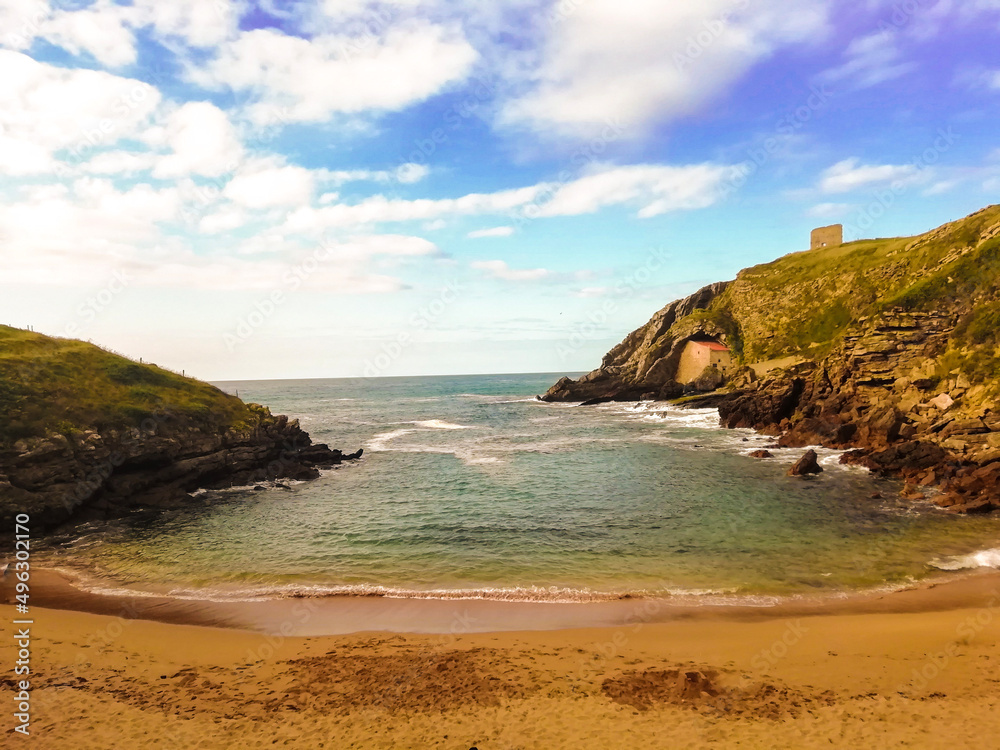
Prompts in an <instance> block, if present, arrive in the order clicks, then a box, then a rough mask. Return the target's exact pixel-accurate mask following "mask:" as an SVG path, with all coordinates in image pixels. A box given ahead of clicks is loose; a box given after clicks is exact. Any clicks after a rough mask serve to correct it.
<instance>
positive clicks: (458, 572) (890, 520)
mask: <svg viewBox="0 0 1000 750" xmlns="http://www.w3.org/2000/svg"><path fill="white" fill-rule="evenodd" d="M556 377H557V376H555V375H551V374H549V375H496V376H466V377H440V378H386V379H378V380H310V381H262V382H242V383H224V384H221V386H222V387H223V388H224V389H225V390H227V391H229V392H236V391H237V390H238V391H239V395H240V397H241V398H243V399H245V400H249V401H257V402H260V403H263V404H267V405H268V406H270V407H271V409H272V411H274V412H275V413H285V414H289V415H292V416H294V417H298V418H299V419H300V420H301V422H302V425H303V427H304V428H305V429H306V430H307V431H308V432H310V434H311V435H312V436H313V439H314V440H315V441H316V442H326V443H329V444H330V445H331V446H334V447H339V448H342V449H343V450H345V451H353V450H355V449H356V448H358V447H363V448H364V449H365V456H364V458H363V460H362V461H360V462H358V463H356V464H350V465H344V466H342V467H340V468H338V469H335V470H333V471H330V472H326V473H325V474H324V476H323V477H322V478H321V479H319V480H317V481H315V482H309V483H289V486H288V487H287V488H284V487H274V486H269V487H265V488H263V489H256V490H255V489H254V488H246V487H244V488H233V489H229V490H224V491H212V492H203V493H199V495H198V497H200V498H201V499H202V500H204V501H205V503H204V504H199V505H197V506H196V507H194V508H193V509H189V510H184V511H183V512H181V511H173V512H168V513H158V514H151V513H135V514H133V515H132V516H130V517H128V518H126V519H123V520H121V521H115V522H113V523H110V524H109V523H107V522H102V523H100V524H96V523H95V524H88V525H84V526H82V527H79V528H77V529H74V530H72V531H71V532H70V533H68V534H66V535H64V536H63V537H61V538H59V539H57V540H55V542H56V543H55V545H54V547H53V548H52V549H50V550H49V551H48V552H46V553H45V556H46V560H47V562H48V563H49V564H56V565H60V566H64V567H70V568H75V569H76V570H79V571H83V572H84V573H85V574H86V575H87V576H88V577H90V578H91V579H92V580H91V585H93V586H95V587H96V588H119V587H126V588H130V589H144V590H149V591H156V592H169V593H171V594H173V595H179V596H193V597H199V598H201V597H204V598H220V599H227V598H236V599H239V598H248V597H261V596H264V597H270V596H289V595H336V594H351V593H353V594H372V595H378V594H382V595H390V596H431V597H489V598H500V599H530V600H538V599H540V600H559V601H564V600H589V599H601V598H613V597H618V596H622V595H626V594H632V595H671V596H675V597H676V596H682V597H699V598H701V599H702V600H704V601H708V600H709V599H711V600H713V601H717V600H718V599H719V598H720V597H722V598H725V599H733V600H734V601H735V600H740V601H745V600H746V598H747V597H771V596H784V595H794V594H803V593H824V592H826V593H835V592H845V591H851V590H854V589H858V588H872V587H880V586H897V585H903V584H905V583H907V582H909V581H912V580H915V579H921V578H924V577H926V576H928V575H933V574H935V573H939V572H940V569H941V568H958V567H963V566H972V565H974V564H976V563H977V562H982V563H985V564H990V563H992V564H1000V562H998V561H997V560H996V557H997V555H996V551H995V548H997V547H1000V519H995V518H990V517H971V518H966V517H955V516H951V515H948V514H946V513H944V512H942V511H939V510H936V509H934V508H933V507H932V506H931V505H930V504H929V503H928V504H919V505H913V504H912V503H903V502H900V501H899V500H897V499H896V497H897V493H898V489H899V485H898V484H897V483H895V482H892V481H888V480H876V479H873V478H872V477H871V476H870V475H869V474H868V472H866V471H864V470H862V469H857V468H847V467H842V466H840V465H839V464H838V463H837V456H838V455H839V454H838V453H837V452H835V451H829V450H820V451H819V453H820V457H821V463H822V464H823V465H824V466H825V467H826V471H825V472H824V473H823V474H822V475H820V476H819V477H818V478H816V479H801V478H792V477H787V476H785V472H786V471H787V468H788V466H789V465H790V464H791V463H792V462H793V461H794V460H795V459H797V458H798V457H799V456H800V455H801V453H802V450H801V449H797V450H773V449H772V452H773V453H775V456H776V457H775V458H773V459H770V460H756V459H751V458H748V457H747V456H746V455H745V454H746V453H748V452H749V451H751V450H754V449H755V448H759V447H762V446H764V445H767V444H769V443H770V439H769V438H764V437H761V436H757V435H754V434H753V433H752V432H750V431H746V430H722V429H720V428H718V427H717V422H718V416H717V413H716V412H715V410H705V409H702V410H693V411H690V410H681V409H677V408H674V407H670V406H668V405H666V404H664V403H653V402H650V403H642V404H609V405H604V406H600V407H579V406H567V405H555V404H544V403H540V402H538V401H535V400H534V399H533V396H534V395H535V394H536V393H542V392H544V391H545V389H546V388H547V387H548V386H549V385H551V384H552V382H554V380H555V379H556ZM875 492H879V493H881V494H882V495H883V499H872V498H871V497H870V496H871V495H872V494H873V493H875ZM984 550H985V551H984ZM977 552H978V553H979V557H978V558H976V557H972V556H971V555H973V554H975V553H977Z"/></svg>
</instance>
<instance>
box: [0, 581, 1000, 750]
mask: <svg viewBox="0 0 1000 750" xmlns="http://www.w3.org/2000/svg"><path fill="white" fill-rule="evenodd" d="M38 579H39V580H38V586H37V589H38V600H36V603H41V602H44V604H45V605H46V606H44V607H41V606H36V607H33V608H32V619H33V620H34V623H33V625H32V626H31V630H32V638H33V640H32V669H33V671H34V675H33V678H32V697H31V701H32V703H31V706H32V708H31V713H32V721H31V734H32V736H31V738H30V739H28V740H25V739H24V738H22V737H20V736H18V735H16V734H14V733H13V731H12V725H11V722H12V721H13V720H12V718H11V717H10V716H8V725H9V726H8V727H7V728H5V729H4V732H5V737H6V739H5V741H4V746H10V747H17V746H19V743H22V742H23V744H24V745H25V746H32V747H38V748H66V747H77V748H122V747H130V748H131V747H161V748H164V747H165V748H196V747H201V748H228V747H248V748H254V747H295V748H461V749H462V750H468V748H472V747H476V748H479V750H487V749H497V750H499V749H503V750H514V749H515V748H524V749H529V748H619V747H622V748H625V747H628V748H632V747H643V748H659V747H663V748H667V747H781V748H806V747H920V748H933V747H942V748H944V747H948V748H956V747H970V748H971V747H976V748H983V747H990V746H996V744H995V743H996V741H997V740H996V737H998V736H1000V711H997V707H998V702H1000V690H998V686H1000V671H998V664H1000V648H998V638H1000V575H997V574H996V573H984V574H980V575H973V576H969V577H966V578H963V579H959V580H956V581H953V582H949V583H943V584H938V585H933V586H924V587H920V588H917V589H913V590H909V591H904V592H898V593H894V594H887V595H870V596H867V597H858V598H855V599H850V600H836V601H831V600H827V601H826V602H825V603H812V604H800V605H796V606H794V607H793V606H791V605H786V606H783V607H777V608H775V607H770V608H759V607H758V608H740V607H728V608H727V607H704V608H687V609H684V608H679V609H671V608H670V607H662V606H661V607H659V608H655V607H649V606H647V612H648V613H649V614H648V616H647V617H646V618H645V619H644V618H643V617H642V616H639V615H637V614H636V610H634V609H633V610H631V611H632V616H631V617H627V615H626V614H623V612H624V610H622V611H617V612H613V613H611V614H609V613H608V611H601V612H599V614H597V615H594V614H593V605H567V606H571V607H575V608H576V611H577V613H578V614H579V615H580V618H579V619H580V620H581V622H588V621H594V618H597V619H600V618H605V619H607V618H611V619H612V620H613V619H614V618H621V617H627V621H626V620H622V621H620V622H619V623H618V624H616V625H610V626H605V627H578V628H565V627H562V626H561V623H562V619H561V618H562V617H563V615H562V614H559V615H558V616H557V618H556V619H558V620H559V623H560V624H559V627H560V629H548V630H537V629H534V630H528V629H523V630H511V629H507V630H505V631H503V632H472V630H473V629H475V630H487V631H488V630H489V625H490V622H489V620H488V619H487V620H485V621H480V619H477V618H482V617H487V618H488V617H489V616H490V613H489V612H488V611H487V610H485V609H482V608H481V605H482V604H483V603H482V602H451V603H446V604H447V605H448V608H449V609H450V611H451V612H452V613H453V617H452V621H451V624H450V626H449V627H447V628H438V630H439V631H441V632H436V633H431V632H425V633H412V632H411V633H390V632H375V631H372V630H371V629H368V632H354V633H350V634H342V635H324V636H301V635H292V634H291V633H292V632H293V631H294V630H295V627H294V626H293V625H292V624H291V623H293V622H301V621H305V622H310V621H312V618H313V617H314V616H316V617H318V618H319V620H318V621H319V622H326V618H332V617H333V616H334V614H335V612H334V610H330V611H322V607H320V606H319V605H320V604H321V602H319V601H310V600H286V601H282V602H272V603H269V606H271V607H276V608H280V611H281V612H283V616H284V620H283V622H280V623H279V622H278V621H277V620H275V619H274V616H275V615H274V613H271V614H268V615H267V616H266V617H263V618H260V617H259V618H258V619H257V620H256V621H255V622H254V621H252V619H247V618H250V614H251V613H250V610H247V609H245V608H241V607H240V606H237V605H235V604H234V605H229V608H228V609H227V607H226V606H220V605H218V604H212V603H197V602H173V603H170V602H166V603H165V602H163V601H157V600H153V599H136V600H126V599H115V598H113V597H94V596H92V595H87V594H83V593H80V592H77V593H76V594H73V593H72V592H73V591H74V589H72V587H69V586H68V584H67V582H66V581H65V580H61V579H60V577H59V576H58V575H56V574H52V573H43V574H41V575H40V576H38ZM60 597H61V598H62V601H61V602H60V601H59V600H60ZM373 601H374V603H375V605H376V609H377V605H378V604H379V602H380V600H373ZM237 604H238V603H237ZM322 604H323V605H329V604H330V603H329V602H323V603H322ZM381 604H382V606H383V608H384V609H386V610H387V611H388V610H393V611H398V610H399V608H400V607H402V608H403V610H405V611H407V612H408V613H409V619H410V627H411V629H412V630H418V629H421V617H424V616H427V615H429V616H430V620H429V621H428V622H431V623H432V624H431V625H425V627H424V629H433V628H434V627H437V626H436V625H434V624H433V623H436V622H437V620H435V617H438V618H440V613H438V615H436V616H435V615H434V608H435V607H438V608H440V605H441V604H442V603H441V602H413V601H410V602H402V603H400V602H398V601H396V602H388V603H387V602H384V601H382V602H381ZM490 604H499V605H500V607H498V608H497V611H500V610H507V611H511V612H516V611H518V610H524V611H528V612H530V614H531V617H534V618H535V619H536V620H537V621H538V622H541V623H543V625H542V627H544V623H545V618H544V617H541V618H539V612H540V611H543V610H540V609H539V608H544V607H551V606H552V605H541V604H520V605H519V604H508V603H490ZM623 604H624V605H625V606H632V607H634V606H636V605H638V606H642V605H643V604H645V605H649V602H646V603H642V602H625V603H623ZM57 605H58V606H65V607H68V608H70V609H59V608H56V606H57ZM313 605H317V608H315V609H314V608H312V607H313ZM332 606H335V607H339V608H340V611H341V612H343V613H344V615H345V616H349V615H350V613H351V611H352V609H351V607H357V606H362V605H359V604H358V603H357V602H345V601H341V602H334V603H333V605H332ZM367 606H369V607H371V606H373V605H372V602H368V603H367ZM0 609H2V617H3V620H4V622H5V623H10V622H11V621H12V620H13V619H15V617H16V615H15V614H14V610H13V608H12V607H10V606H4V607H2V608H0ZM81 609H90V610H92V611H91V612H83V611H73V610H81ZM463 610H464V611H465V612H466V614H467V619H466V622H465V624H463V621H462V619H461V612H462V611H463ZM94 611H96V612H101V613H100V614H94V613H93V612H94ZM354 611H355V616H357V610H354ZM370 611H371V612H374V611H376V610H374V609H373V610H370ZM455 613H458V614H455ZM469 613H471V614H469ZM136 617H141V618H154V619H155V620H160V621H154V619H135V618H136ZM524 617H527V615H525V616H524ZM213 618H215V619H214V623H215V624H216V625H220V624H226V625H228V627H217V626H216V627H212V626H209V625H208V623H211V622H213ZM241 618H242V621H241ZM163 620H166V622H164V621H163ZM376 621H377V620H376ZM508 621H509V622H510V623H516V622H518V621H519V620H518V617H517V616H509V617H508ZM190 623H200V624H197V625H195V624H190ZM470 623H473V624H472V625H470ZM283 625H284V626H285V627H284V628H283V627H282V626H283ZM275 626H276V627H275ZM313 627H321V626H319V625H316V624H315V623H314V625H313ZM251 628H256V629H257V631H258V632H254V630H252V629H251ZM5 629H6V627H5ZM261 630H264V631H266V632H259V631H261ZM282 630H284V631H285V634H282ZM0 650H2V652H3V655H2V658H3V660H4V662H5V663H8V664H11V663H13V662H14V660H15V659H16V655H15V647H14V644H13V643H12V639H10V638H5V639H4V640H3V643H2V648H0ZM5 685H6V686H7V687H8V688H10V687H12V685H11V684H10V679H9V678H8V679H6V680H5Z"/></svg>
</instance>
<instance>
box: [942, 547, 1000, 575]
mask: <svg viewBox="0 0 1000 750" xmlns="http://www.w3.org/2000/svg"><path fill="white" fill-rule="evenodd" d="M930 564H931V565H932V566H934V567H935V568H937V569H938V570H969V569H971V568H1000V547H995V548H993V549H984V550H980V551H979V552H973V553H971V554H968V555H955V556H953V557H946V558H944V559H943V560H942V559H938V560H931V563H930Z"/></svg>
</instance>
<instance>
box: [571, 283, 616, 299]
mask: <svg viewBox="0 0 1000 750" xmlns="http://www.w3.org/2000/svg"><path fill="white" fill-rule="evenodd" d="M612 291H613V289H612V287H609V286H585V287H583V288H582V289H578V290H577V291H575V292H573V293H572V294H573V296H574V297H580V298H582V299H593V298H595V297H606V296H607V295H608V294H610V293H611V292H612Z"/></svg>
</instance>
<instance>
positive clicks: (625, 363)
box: [546, 206, 1000, 400]
mask: <svg viewBox="0 0 1000 750" xmlns="http://www.w3.org/2000/svg"><path fill="white" fill-rule="evenodd" d="M895 309H901V310H903V311H905V312H937V313H942V314H945V315H946V316H948V317H949V318H954V319H957V320H958V325H957V327H956V328H955V329H954V331H952V332H951V333H950V335H949V338H948V342H947V348H946V351H944V352H943V353H935V355H934V357H935V363H936V366H937V367H938V368H939V370H940V373H939V374H940V375H941V376H942V377H943V376H945V375H946V374H948V373H953V372H954V371H956V370H958V371H961V372H962V373H963V375H964V376H966V377H968V378H969V379H971V381H972V382H973V383H981V384H984V385H985V386H986V387H987V389H988V390H989V394H988V395H990V396H996V395H997V394H998V393H1000V378H998V374H1000V328H998V325H1000V206H989V207H987V208H984V209H982V210H981V211H977V212H976V213H974V214H972V215H971V216H967V217H966V218H964V219H959V220H958V221H954V222H950V223H948V224H945V225H944V226H941V227H939V228H937V229H935V230H933V231H930V232H927V233H926V234H922V235H919V236H916V237H899V238H890V239H872V240H860V241H857V242H849V243H846V244H843V245H838V246H832V247H824V248H819V249H816V250H808V251H804V252H799V253H792V254H790V255H786V256H784V257H782V258H779V259H777V260H775V261H772V262H770V263H765V264H762V265H758V266H753V267H751V268H747V269H744V270H743V271H740V273H739V274H738V275H737V277H736V279H735V280H734V281H731V282H728V283H723V284H718V285H713V287H711V288H710V287H706V288H705V289H703V290H700V291H699V292H697V293H696V294H695V295H692V297H689V298H687V299H685V300H678V301H676V302H672V303H670V304H669V305H667V306H666V307H664V308H663V309H662V310H660V311H659V312H657V313H656V314H655V315H654V316H653V317H652V319H651V320H650V321H649V322H648V323H647V324H646V325H644V326H642V327H641V328H638V329H637V330H635V331H633V332H632V333H631V334H629V335H628V336H627V337H626V338H625V340H624V341H623V342H622V343H621V344H619V345H618V346H616V347H615V348H614V349H612V350H611V351H610V352H609V353H608V354H607V355H606V356H605V358H604V362H603V363H602V365H601V367H600V368H598V369H597V370H595V371H594V372H592V373H590V374H588V375H587V376H585V377H584V378H582V379H581V380H579V381H576V382H574V381H569V380H564V381H560V383H558V384H556V385H555V386H553V388H552V389H550V391H549V393H548V394H547V395H546V397H547V398H550V399H552V400H584V399H589V398H594V397H602V396H605V395H607V394H618V395H619V396H620V397H622V398H635V397H636V396H637V395H638V394H643V393H650V392H651V393H656V392H660V393H664V392H665V391H661V390H660V389H661V388H669V387H670V386H669V384H670V382H671V380H672V378H673V376H674V374H675V373H676V368H677V364H678V361H679V358H680V352H681V349H682V348H683V345H684V344H685V342H686V341H688V340H690V339H691V338H693V337H705V336H711V337H716V338H721V339H722V340H724V341H725V342H726V344H728V346H729V347H730V349H731V350H732V351H733V353H734V355H735V358H736V360H737V363H739V364H744V365H750V364H756V363H764V362H770V361H774V360H782V361H791V360H794V359H799V358H801V359H804V360H812V361H815V362H819V361H821V360H823V359H824V358H825V357H826V356H827V355H829V354H831V352H834V351H835V350H836V349H837V347H838V345H839V344H840V343H841V342H843V341H844V337H845V336H846V335H851V336H855V337H856V336H858V335H861V334H863V333H864V332H865V330H866V328H867V327H868V326H869V325H870V324H871V322H872V321H873V319H875V318H877V317H879V316H880V315H882V314H883V313H886V312H889V311H892V310H895Z"/></svg>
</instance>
